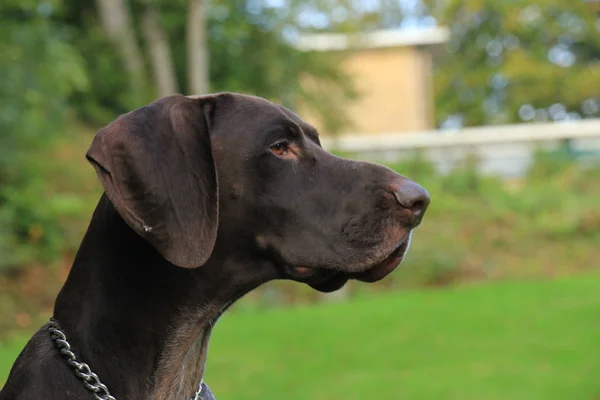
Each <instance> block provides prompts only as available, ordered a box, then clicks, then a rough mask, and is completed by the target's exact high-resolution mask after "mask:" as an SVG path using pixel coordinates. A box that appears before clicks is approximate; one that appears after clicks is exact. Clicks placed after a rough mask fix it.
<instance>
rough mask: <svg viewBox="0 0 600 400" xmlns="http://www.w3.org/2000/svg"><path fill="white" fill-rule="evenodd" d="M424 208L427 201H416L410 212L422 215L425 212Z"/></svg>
mask: <svg viewBox="0 0 600 400" xmlns="http://www.w3.org/2000/svg"><path fill="white" fill-rule="evenodd" d="M424 208H425V201H423V200H416V201H415V202H414V203H413V205H412V207H410V210H411V211H412V212H414V213H415V214H420V213H421V212H422V211H423V209H424Z"/></svg>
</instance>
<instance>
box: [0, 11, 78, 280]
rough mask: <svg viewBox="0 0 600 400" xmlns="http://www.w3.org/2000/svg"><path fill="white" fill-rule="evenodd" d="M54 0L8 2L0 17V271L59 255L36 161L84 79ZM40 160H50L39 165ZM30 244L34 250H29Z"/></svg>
mask: <svg viewBox="0 0 600 400" xmlns="http://www.w3.org/2000/svg"><path fill="white" fill-rule="evenodd" d="M58 7H60V4H59V3H58V2H47V3H38V2H33V1H29V2H14V4H13V3H11V2H8V3H4V4H3V5H2V6H1V7H0V12H2V13H3V14H4V15H10V16H11V18H5V19H3V21H2V23H1V24H0V54H2V57H0V76H2V77H3V79H1V80H0V103H1V104H2V113H0V269H2V268H3V267H6V266H15V265H18V264H20V263H22V262H24V261H31V260H32V259H38V258H42V259H44V258H43V257H42V256H41V254H39V252H38V251H30V250H31V249H33V248H38V246H39V249H40V250H39V251H40V252H41V253H42V254H48V253H47V252H46V251H47V250H48V251H49V253H54V255H56V254H55V253H56V251H57V250H58V249H59V247H60V246H59V243H61V235H60V234H59V232H58V231H57V226H56V218H55V217H56V214H55V213H54V210H53V209H52V207H51V204H49V203H48V202H47V201H43V199H45V193H44V192H43V191H42V187H43V184H42V182H43V180H44V178H43V168H44V167H43V166H41V165H40V164H39V163H38V161H39V160H38V158H37V157H39V156H40V155H41V154H42V153H43V152H44V151H45V150H46V149H48V147H49V146H50V144H51V143H52V142H53V141H55V140H56V139H57V136H58V135H59V134H60V132H61V129H62V127H63V125H64V122H65V120H66V118H67V110H68V98H69V96H70V95H72V93H73V92H74V91H76V90H80V91H81V90H86V88H87V85H88V80H87V74H86V71H85V69H84V67H83V61H82V59H81V56H80V54H79V53H78V52H77V50H76V49H75V48H74V47H73V46H72V45H71V44H70V42H69V39H70V34H71V32H70V31H69V30H68V29H65V28H64V27H61V26H58V25H57V24H55V23H54V22H53V21H52V19H51V15H52V13H53V12H54V10H55V9H57V8H58ZM46 162H51V161H50V160H46ZM33 242H35V244H36V246H35V247H30V246H29V244H32V243H33Z"/></svg>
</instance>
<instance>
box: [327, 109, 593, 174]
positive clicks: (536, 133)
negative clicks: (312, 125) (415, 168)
mask: <svg viewBox="0 0 600 400" xmlns="http://www.w3.org/2000/svg"><path fill="white" fill-rule="evenodd" d="M565 141H566V142H567V143H568V144H569V146H570V148H571V149H572V150H573V151H574V152H575V153H577V154H581V155H582V156H583V155H586V154H587V155H588V156H590V155H591V156H592V157H595V158H597V159H600V119H589V120H580V121H568V122H552V123H530V124H516V125H503V126H486V127H477V128H464V129H459V130H451V131H449V130H444V131H429V132H416V133H387V134H371V135H344V136H338V137H330V138H324V139H323V140H322V142H323V146H324V147H325V148H327V149H330V150H337V151H340V152H343V153H346V154H355V155H356V156H357V158H362V159H367V160H372V161H389V162H398V161H402V160H403V159H406V158H407V157H409V156H410V155H411V154H413V153H414V151H415V150H422V152H423V153H424V154H425V155H426V156H427V157H428V158H429V159H430V160H431V161H432V162H434V164H435V165H436V166H437V167H438V169H439V171H440V172H446V171H448V170H450V169H452V168H453V166H455V165H456V164H457V163H458V162H460V161H461V160H464V159H465V158H466V157H468V156H469V155H475V156H477V158H478V159H479V167H480V170H481V172H484V173H495V174H499V175H502V176H507V177H512V176H519V175H521V174H523V172H524V171H525V170H526V168H527V167H528V165H529V163H530V162H531V160H532V154H533V151H534V150H535V149H536V148H539V147H544V148H553V147H556V146H557V145H558V144H560V143H561V142H562V143H565Z"/></svg>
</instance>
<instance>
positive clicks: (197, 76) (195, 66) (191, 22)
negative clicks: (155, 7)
mask: <svg viewBox="0 0 600 400" xmlns="http://www.w3.org/2000/svg"><path fill="white" fill-rule="evenodd" d="M207 3H208V1H207V0H188V10H187V13H188V14H187V42H186V44H187V73H188V90H189V91H190V93H189V94H206V93H208V90H209V86H208V84H209V75H208V50H207V40H206V37H207V35H206V11H207V8H208V4H207Z"/></svg>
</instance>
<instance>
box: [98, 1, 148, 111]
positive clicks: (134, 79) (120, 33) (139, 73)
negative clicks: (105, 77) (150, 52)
mask: <svg viewBox="0 0 600 400" xmlns="http://www.w3.org/2000/svg"><path fill="white" fill-rule="evenodd" d="M96 4H97V7H98V14H99V15H100V21H101V24H102V27H103V29H104V32H105V33H106V35H107V36H108V37H109V38H110V39H111V40H112V41H113V43H114V44H115V46H116V47H117V49H118V50H119V52H120V54H121V58H122V59H123V62H124V64H125V68H126V70H127V73H128V74H129V80H130V82H131V87H130V88H131V91H132V93H131V94H132V96H133V98H134V99H135V100H142V98H143V97H142V96H143V93H144V81H145V71H144V61H143V58H142V52H141V51H140V48H139V45H138V43H137V40H136V37H135V30H134V28H133V25H132V23H131V18H130V16H129V8H128V7H127V4H126V2H125V0H96Z"/></svg>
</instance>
